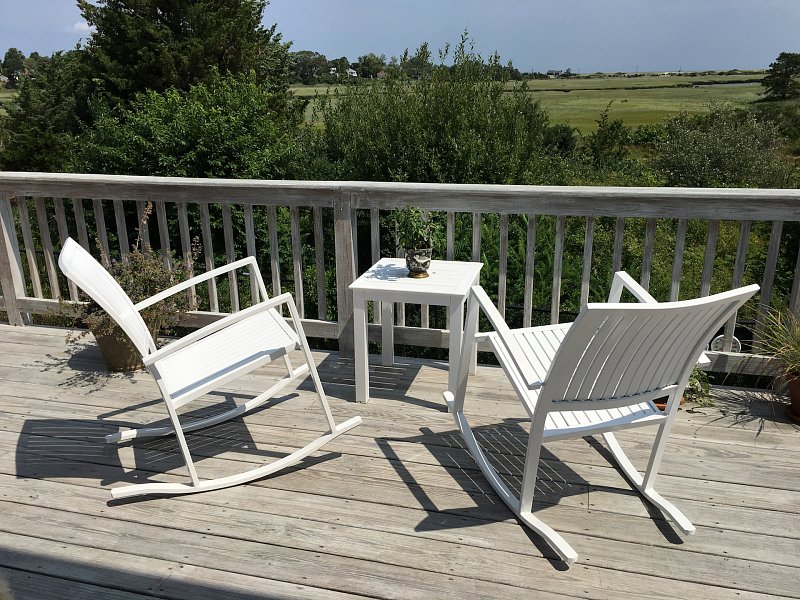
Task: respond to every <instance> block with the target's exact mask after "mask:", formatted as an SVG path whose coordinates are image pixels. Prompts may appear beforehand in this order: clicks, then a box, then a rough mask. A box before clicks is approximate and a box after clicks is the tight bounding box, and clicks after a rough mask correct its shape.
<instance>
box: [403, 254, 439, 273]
mask: <svg viewBox="0 0 800 600" xmlns="http://www.w3.org/2000/svg"><path fill="white" fill-rule="evenodd" d="M432 254H433V248H416V249H414V250H406V267H408V276H409V277H413V278H414V279H422V278H424V277H428V267H430V266H431V256H432Z"/></svg>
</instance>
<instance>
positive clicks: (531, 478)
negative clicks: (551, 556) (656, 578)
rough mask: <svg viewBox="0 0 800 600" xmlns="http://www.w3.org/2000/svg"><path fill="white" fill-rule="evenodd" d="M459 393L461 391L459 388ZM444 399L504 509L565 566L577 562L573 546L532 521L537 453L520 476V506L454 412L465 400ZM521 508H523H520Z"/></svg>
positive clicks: (461, 415) (449, 396) (448, 396)
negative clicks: (546, 545) (543, 543)
mask: <svg viewBox="0 0 800 600" xmlns="http://www.w3.org/2000/svg"><path fill="white" fill-rule="evenodd" d="M464 387H466V386H464ZM459 389H461V388H460V386H459ZM444 399H445V402H447V406H448V409H449V411H450V412H451V413H453V418H454V419H455V422H456V425H457V426H458V430H459V431H460V432H461V437H462V438H463V439H464V443H465V444H466V445H467V449H468V450H469V453H470V454H471V455H472V458H473V459H474V460H475V462H476V463H477V465H478V467H480V470H481V472H482V473H483V475H484V477H486V479H487V480H488V481H489V484H490V485H491V486H492V487H493V488H494V490H495V491H496V492H497V494H498V495H499V496H500V499H501V500H502V501H503V502H505V504H506V506H508V508H510V509H511V511H512V512H513V513H514V514H515V515H516V516H517V518H518V519H519V520H520V521H522V522H523V523H524V524H525V525H526V526H527V527H529V528H530V529H532V530H533V531H534V532H536V533H538V534H539V535H540V536H541V537H542V538H543V539H544V540H545V541H546V542H547V543H548V544H549V545H550V547H551V548H552V549H553V550H555V552H556V554H558V556H559V557H561V560H563V561H564V562H565V563H566V564H567V565H571V564H573V563H574V562H575V561H576V560H577V558H578V553H577V552H575V550H574V549H573V548H572V546H570V545H569V544H568V543H567V542H566V540H565V539H564V538H563V537H561V535H560V534H559V533H558V532H557V531H555V530H554V529H553V528H551V527H550V526H549V525H547V524H546V523H545V522H544V521H542V520H541V519H539V518H537V517H535V516H534V515H533V513H532V512H531V509H532V502H533V488H534V486H535V485H536V472H537V469H538V462H539V452H538V449H537V450H536V451H535V452H534V453H533V454H535V455H536V461H535V463H536V464H535V465H533V466H532V467H530V466H529V464H528V462H529V459H530V461H532V460H533V454H532V453H531V452H530V450H529V452H528V453H527V455H526V464H525V472H524V474H523V484H522V489H523V491H522V495H523V498H525V501H526V503H525V504H521V503H520V499H519V498H518V497H517V496H516V495H515V494H514V492H513V491H512V490H511V489H510V488H509V487H508V486H507V485H506V484H505V482H504V481H503V480H502V479H501V478H500V475H499V474H498V473H497V470H496V469H495V468H494V467H493V466H492V465H491V463H490V462H489V459H488V458H487V457H486V455H485V454H484V453H483V450H482V449H481V447H480V445H479V444H478V440H477V439H475V434H474V433H473V432H472V428H471V427H470V425H469V422H468V421H467V418H466V417H465V416H464V411H463V410H460V409H458V408H457V407H458V406H463V402H464V398H463V397H462V398H460V402H459V401H458V399H456V398H454V396H453V394H452V393H451V392H449V391H448V392H445V393H444ZM528 498H530V503H528ZM523 506H524V507H525V508H523Z"/></svg>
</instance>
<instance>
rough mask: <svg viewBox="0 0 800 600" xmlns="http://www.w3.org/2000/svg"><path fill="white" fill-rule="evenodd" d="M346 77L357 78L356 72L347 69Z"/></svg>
mask: <svg viewBox="0 0 800 600" xmlns="http://www.w3.org/2000/svg"><path fill="white" fill-rule="evenodd" d="M347 76H348V77H358V71H356V70H355V69H347Z"/></svg>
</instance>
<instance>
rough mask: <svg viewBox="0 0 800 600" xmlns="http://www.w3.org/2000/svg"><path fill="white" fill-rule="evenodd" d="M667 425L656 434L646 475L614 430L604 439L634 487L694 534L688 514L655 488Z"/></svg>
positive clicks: (679, 525) (680, 525) (676, 523)
mask: <svg viewBox="0 0 800 600" xmlns="http://www.w3.org/2000/svg"><path fill="white" fill-rule="evenodd" d="M666 425H667V423H664V424H662V425H661V426H660V427H659V431H658V434H657V435H656V440H655V443H654V445H653V450H652V452H651V454H650V460H649V463H648V468H647V471H646V472H645V475H644V477H643V476H642V474H641V473H639V471H638V470H637V469H636V467H634V466H633V463H632V462H631V461H630V459H629V458H628V455H627V454H625V451H624V450H623V449H622V446H620V444H619V442H618V441H617V438H616V437H615V436H614V434H613V433H612V432H610V431H609V432H606V433H604V434H603V439H604V440H605V441H606V444H607V445H608V449H609V450H610V451H611V454H612V456H613V457H614V460H615V461H616V462H617V464H618V465H619V468H620V469H621V470H622V472H623V473H624V475H625V477H627V479H628V481H630V483H631V485H633V487H635V488H636V489H637V490H638V491H639V493H640V494H641V495H642V496H643V497H644V498H646V499H647V500H648V501H649V502H650V503H651V504H653V505H654V506H655V507H657V508H658V509H659V510H660V511H661V512H662V513H664V515H666V516H667V517H669V518H670V519H671V520H672V521H673V522H674V523H675V525H677V526H678V529H680V530H681V531H682V532H683V533H685V534H687V535H692V534H693V533H694V532H695V531H696V529H695V526H694V525H692V523H691V521H689V519H688V518H686V515H684V514H683V513H682V512H681V511H680V510H679V509H678V508H677V507H676V506H675V505H674V504H672V502H670V501H669V500H666V499H665V498H664V497H663V496H662V495H661V494H659V493H658V492H657V491H655V489H653V483H654V482H655V475H656V473H657V470H658V466H659V464H660V463H661V455H662V453H663V450H664V443H665V442H666V439H667V435H666V434H667V431H666Z"/></svg>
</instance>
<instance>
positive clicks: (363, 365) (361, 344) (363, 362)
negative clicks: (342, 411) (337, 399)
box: [353, 292, 369, 402]
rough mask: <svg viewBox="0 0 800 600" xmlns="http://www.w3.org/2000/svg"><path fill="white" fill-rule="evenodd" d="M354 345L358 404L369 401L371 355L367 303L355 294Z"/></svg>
mask: <svg viewBox="0 0 800 600" xmlns="http://www.w3.org/2000/svg"><path fill="white" fill-rule="evenodd" d="M353 336H354V340H353V342H354V343H353V345H354V346H355V348H354V350H355V371H356V372H355V376H356V402H366V401H367V400H369V354H368V349H369V348H368V346H367V301H366V299H365V298H364V295H363V294H361V293H359V292H354V293H353Z"/></svg>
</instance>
